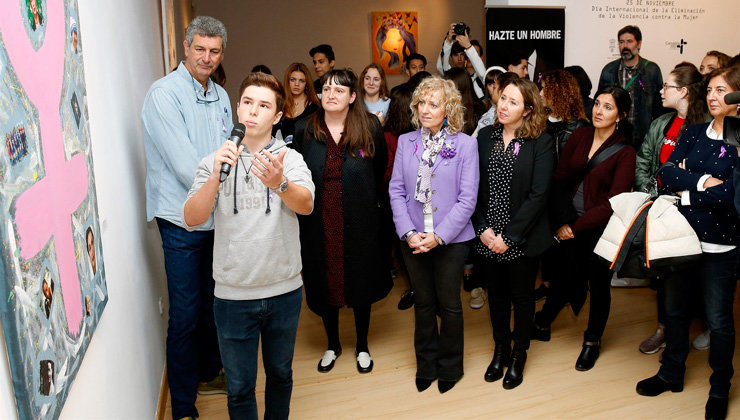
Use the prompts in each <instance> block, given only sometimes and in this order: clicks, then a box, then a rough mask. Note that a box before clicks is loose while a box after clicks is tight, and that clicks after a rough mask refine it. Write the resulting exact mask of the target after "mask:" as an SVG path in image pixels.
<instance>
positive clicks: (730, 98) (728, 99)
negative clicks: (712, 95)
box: [725, 90, 740, 105]
mask: <svg viewBox="0 0 740 420" xmlns="http://www.w3.org/2000/svg"><path fill="white" fill-rule="evenodd" d="M738 103H740V90H739V91H736V92H730V93H728V94H727V95H725V104H727V105H735V104H738Z"/></svg>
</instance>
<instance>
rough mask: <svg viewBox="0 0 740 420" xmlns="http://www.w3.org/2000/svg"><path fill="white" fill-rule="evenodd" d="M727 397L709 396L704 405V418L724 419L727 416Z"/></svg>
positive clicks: (709, 419)
mask: <svg viewBox="0 0 740 420" xmlns="http://www.w3.org/2000/svg"><path fill="white" fill-rule="evenodd" d="M728 402H729V399H728V398H719V397H709V399H708V400H707V405H706V406H704V418H705V419H707V420H724V419H726V418H727V403H728Z"/></svg>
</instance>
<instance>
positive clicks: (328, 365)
mask: <svg viewBox="0 0 740 420" xmlns="http://www.w3.org/2000/svg"><path fill="white" fill-rule="evenodd" d="M341 354H342V349H341V348H340V349H339V350H337V351H336V352H335V351H334V350H327V351H326V352H324V356H322V357H321V360H319V366H318V370H319V372H322V373H326V372H328V371H330V370H332V369H333V368H334V362H335V361H336V360H337V357H339V356H340V355H341Z"/></svg>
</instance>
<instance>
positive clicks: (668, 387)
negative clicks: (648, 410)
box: [636, 375, 708, 404]
mask: <svg viewBox="0 0 740 420" xmlns="http://www.w3.org/2000/svg"><path fill="white" fill-rule="evenodd" d="M636 390H637V393H638V394H640V395H644V396H646V397H655V396H657V395H660V394H662V393H664V392H666V391H671V392H681V391H683V384H682V383H681V384H670V383H668V382H666V381H664V380H662V379H660V377H659V376H658V375H655V376H651V377H649V378H647V379H643V380H642V381H640V382H638V383H637V389H636ZM707 404H708V403H707Z"/></svg>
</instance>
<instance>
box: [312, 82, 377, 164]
mask: <svg viewBox="0 0 740 420" xmlns="http://www.w3.org/2000/svg"><path fill="white" fill-rule="evenodd" d="M330 80H331V81H332V82H334V83H336V84H338V85H342V86H345V87H347V88H349V94H350V96H351V95H352V94H353V93H354V94H357V90H358V86H359V85H358V81H357V75H356V74H355V73H354V72H353V71H352V70H350V69H334V70H331V71H329V72H327V73H326V74H324V76H322V77H321V86H324V85H325V84H326V83H327V82H329V81H330ZM324 112H325V111H324V108H319V110H318V111H316V112H314V113H313V114H312V115H311V116H310V117H309V122H310V124H311V126H312V130H313V136H314V138H316V139H321V140H324V141H326V138H327V134H326V133H324V130H323V128H322V125H323V124H322V122H323V121H324ZM371 118H375V117H374V116H373V115H372V114H370V113H369V112H367V108H366V107H365V101H363V100H362V98H360V97H359V95H358V96H357V97H356V98H355V101H354V102H352V103H351V104H349V111H348V112H347V117H346V118H345V120H344V141H345V143H344V144H345V148H346V149H347V150H348V151H349V154H350V156H352V157H356V154H357V153H360V152H361V153H362V155H361V156H363V155H364V156H363V157H373V156H374V155H375V141H374V140H373V131H374V130H373V129H372V126H373V123H372V121H371Z"/></svg>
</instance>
